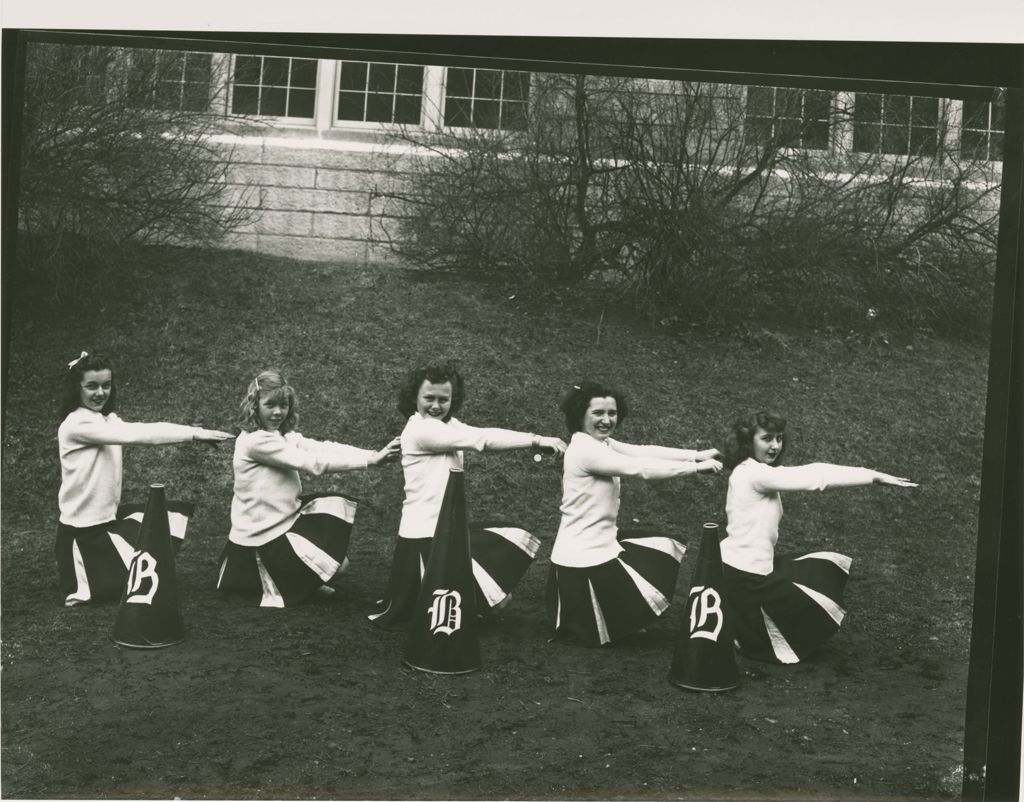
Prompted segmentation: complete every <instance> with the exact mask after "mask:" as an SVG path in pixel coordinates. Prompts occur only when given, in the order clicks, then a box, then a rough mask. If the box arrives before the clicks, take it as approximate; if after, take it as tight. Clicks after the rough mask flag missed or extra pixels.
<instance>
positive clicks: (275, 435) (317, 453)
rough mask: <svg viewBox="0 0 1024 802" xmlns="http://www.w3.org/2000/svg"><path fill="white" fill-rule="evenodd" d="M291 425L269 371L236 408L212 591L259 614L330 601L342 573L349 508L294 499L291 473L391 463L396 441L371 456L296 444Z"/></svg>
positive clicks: (277, 379)
mask: <svg viewBox="0 0 1024 802" xmlns="http://www.w3.org/2000/svg"><path fill="white" fill-rule="evenodd" d="M297 424H298V412H297V401H296V396H295V391H294V390H293V389H292V387H291V385H289V384H288V383H286V382H285V380H284V379H283V378H282V377H281V375H280V374H279V373H277V372H276V371H272V370H268V371H264V372H262V373H260V374H259V375H258V376H257V377H256V378H255V379H253V380H252V382H251V383H250V384H249V388H248V390H247V392H246V394H245V398H243V399H242V403H241V405H240V419H239V425H240V427H241V429H242V430H243V431H242V433H241V434H239V435H238V439H237V441H236V442H235V455H234V459H233V461H232V467H233V468H234V474H235V483H234V497H233V498H232V500H231V532H230V533H229V534H228V542H227V545H226V546H225V547H224V550H223V551H222V553H221V557H220V571H219V574H218V576H217V588H218V590H220V591H223V592H224V593H229V594H231V593H233V594H238V595H240V596H245V597H249V598H252V599H254V600H258V603H259V605H260V606H261V607H286V606H289V605H292V604H297V603H300V602H302V601H305V600H306V599H308V598H309V597H310V596H312V595H313V594H315V593H317V592H319V593H321V594H323V595H328V596H329V595H332V594H333V592H334V589H333V588H332V587H331V583H333V582H334V581H335V580H337V579H338V578H340V576H341V574H342V573H343V572H344V570H345V569H346V568H347V567H348V558H347V557H346V554H347V552H348V545H349V535H350V533H351V530H352V523H353V521H354V519H355V513H356V502H355V501H354V500H353V499H350V498H347V497H346V496H342V495H337V494H326V493H320V494H315V495H313V496H309V497H303V498H300V494H301V493H302V480H301V479H300V478H299V471H305V472H306V473H309V474H313V475H314V476H320V475H321V474H325V473H337V472H340V471H352V470H356V469H359V468H366V467H368V466H370V465H380V464H381V463H383V462H388V461H391V460H393V459H395V458H397V456H398V447H399V446H398V438H395V439H394V440H392V441H391V442H390V443H388V444H387V445H386V446H384V447H383V448H382V449H380V450H379V451H372V450H367V449H362V448H355V447H353V446H348V445H342V444H341V443H332V442H329V441H318V440H312V439H310V438H308V437H303V436H302V435H301V434H299V433H298V432H297V431H295V428H296V426H297Z"/></svg>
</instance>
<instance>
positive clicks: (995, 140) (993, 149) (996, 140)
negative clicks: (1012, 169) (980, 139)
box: [988, 131, 1003, 161]
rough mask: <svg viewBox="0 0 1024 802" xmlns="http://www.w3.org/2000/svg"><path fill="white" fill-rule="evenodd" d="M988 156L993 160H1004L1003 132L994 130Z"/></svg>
mask: <svg viewBox="0 0 1024 802" xmlns="http://www.w3.org/2000/svg"><path fill="white" fill-rule="evenodd" d="M988 157H989V158H990V159H992V160H993V161H1002V160H1003V135H1002V133H1001V132H998V131H997V132H993V134H992V138H991V140H990V142H989V152H988Z"/></svg>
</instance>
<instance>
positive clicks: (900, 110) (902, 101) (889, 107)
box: [884, 95, 910, 125]
mask: <svg viewBox="0 0 1024 802" xmlns="http://www.w3.org/2000/svg"><path fill="white" fill-rule="evenodd" d="M884 115H885V122H886V123H888V124H889V125H895V124H898V123H906V122H907V121H909V120H910V96H909V95H886V96H885V110H884Z"/></svg>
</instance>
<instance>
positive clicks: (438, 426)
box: [398, 412, 531, 539]
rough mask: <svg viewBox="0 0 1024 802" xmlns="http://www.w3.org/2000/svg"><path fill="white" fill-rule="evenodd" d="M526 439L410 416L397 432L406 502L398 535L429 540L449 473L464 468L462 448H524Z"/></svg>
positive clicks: (501, 431)
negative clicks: (399, 433)
mask: <svg viewBox="0 0 1024 802" xmlns="http://www.w3.org/2000/svg"><path fill="white" fill-rule="evenodd" d="M530 442H531V435H529V434H525V433H523V432H515V431H512V430H510V429H495V428H477V427H475V426H467V425H466V424H465V423H463V422H462V421H460V420H458V419H457V418H449V419H448V422H447V423H445V422H444V421H442V420H440V419H439V418H431V417H429V416H426V415H420V414H419V413H418V412H415V413H413V414H412V415H411V416H410V417H409V420H408V422H407V423H406V424H405V429H404V430H402V470H403V472H404V474H405V500H404V501H403V503H402V520H401V522H400V523H399V525H398V536H399V537H405V538H411V539H422V538H429V537H433V536H434V530H436V529H437V516H438V514H439V513H440V512H441V502H442V501H443V500H444V491H445V488H446V487H447V486H448V474H449V472H450V471H452V470H457V471H461V470H462V469H463V457H462V449H466V448H469V449H472V450H473V451H486V450H489V449H496V450H502V449H510V448H526V447H528V446H529V445H530Z"/></svg>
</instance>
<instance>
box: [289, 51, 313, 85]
mask: <svg viewBox="0 0 1024 802" xmlns="http://www.w3.org/2000/svg"><path fill="white" fill-rule="evenodd" d="M291 85H292V86H298V87H302V88H303V89H313V88H315V87H316V59H311V58H293V59H292V82H291Z"/></svg>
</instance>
